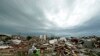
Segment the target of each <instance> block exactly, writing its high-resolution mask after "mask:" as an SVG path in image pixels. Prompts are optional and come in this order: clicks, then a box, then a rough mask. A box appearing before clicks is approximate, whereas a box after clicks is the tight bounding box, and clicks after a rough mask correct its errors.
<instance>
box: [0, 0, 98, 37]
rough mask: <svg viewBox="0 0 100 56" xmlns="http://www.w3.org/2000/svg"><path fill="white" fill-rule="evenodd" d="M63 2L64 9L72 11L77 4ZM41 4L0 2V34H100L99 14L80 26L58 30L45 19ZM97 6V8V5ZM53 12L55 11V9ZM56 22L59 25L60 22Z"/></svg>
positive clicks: (34, 1)
mask: <svg viewBox="0 0 100 56" xmlns="http://www.w3.org/2000/svg"><path fill="white" fill-rule="evenodd" d="M40 1H42V0H40ZM65 2H66V4H65V7H66V8H67V7H68V9H69V10H72V11H73V9H74V5H75V4H77V2H75V1H74V0H70V1H69V0H66V1H65ZM40 3H41V4H40ZM42 3H43V2H39V1H37V0H30V1H28V0H0V33H17V32H27V33H32V32H51V33H60V34H67V35H82V34H87V35H89V34H97V35H99V34H100V22H99V21H100V15H99V12H96V13H94V14H93V15H91V16H93V17H90V18H91V19H89V20H88V21H86V22H83V23H82V24H81V25H80V24H79V25H78V26H75V27H69V28H60V27H57V26H56V24H55V23H56V22H55V21H53V22H52V21H50V20H48V19H47V17H46V15H45V13H44V10H43V9H44V8H45V6H44V7H43V4H42ZM74 3H75V4H74ZM97 5H98V6H99V4H97ZM46 6H47V8H46V9H48V8H49V6H50V8H49V9H48V10H52V8H53V7H52V6H51V5H49V6H48V5H46ZM82 6H83V4H82ZM76 7H77V6H76ZM79 7H80V6H79ZM94 8H96V7H94ZM60 9H61V8H60ZM55 10H57V8H56V9H55ZM55 10H54V14H56V13H58V12H59V10H58V11H56V12H55ZM97 10H98V8H97ZM84 12H85V11H84ZM94 12H95V11H94ZM71 13H72V12H71ZM71 13H69V14H71ZM69 16H70V15H69ZM87 16H88V15H87ZM83 20H84V18H83ZM81 21H82V20H81ZM58 22H59V23H60V20H59V21H58ZM76 23H77V22H76Z"/></svg>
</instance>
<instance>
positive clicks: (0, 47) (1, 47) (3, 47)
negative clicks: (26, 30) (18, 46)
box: [0, 46, 12, 49]
mask: <svg viewBox="0 0 100 56" xmlns="http://www.w3.org/2000/svg"><path fill="white" fill-rule="evenodd" d="M5 48H12V46H0V49H5Z"/></svg>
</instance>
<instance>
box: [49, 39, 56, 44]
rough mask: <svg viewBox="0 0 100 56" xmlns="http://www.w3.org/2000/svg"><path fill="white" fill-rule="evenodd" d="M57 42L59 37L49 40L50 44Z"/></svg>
mask: <svg viewBox="0 0 100 56" xmlns="http://www.w3.org/2000/svg"><path fill="white" fill-rule="evenodd" d="M55 42H57V39H53V40H50V41H49V43H50V44H54V43H55Z"/></svg>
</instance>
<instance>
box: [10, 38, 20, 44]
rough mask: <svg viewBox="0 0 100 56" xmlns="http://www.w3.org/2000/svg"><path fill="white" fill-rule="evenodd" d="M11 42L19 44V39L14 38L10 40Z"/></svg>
mask: <svg viewBox="0 0 100 56" xmlns="http://www.w3.org/2000/svg"><path fill="white" fill-rule="evenodd" d="M12 42H13V43H14V44H20V43H21V40H18V39H15V40H12Z"/></svg>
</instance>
